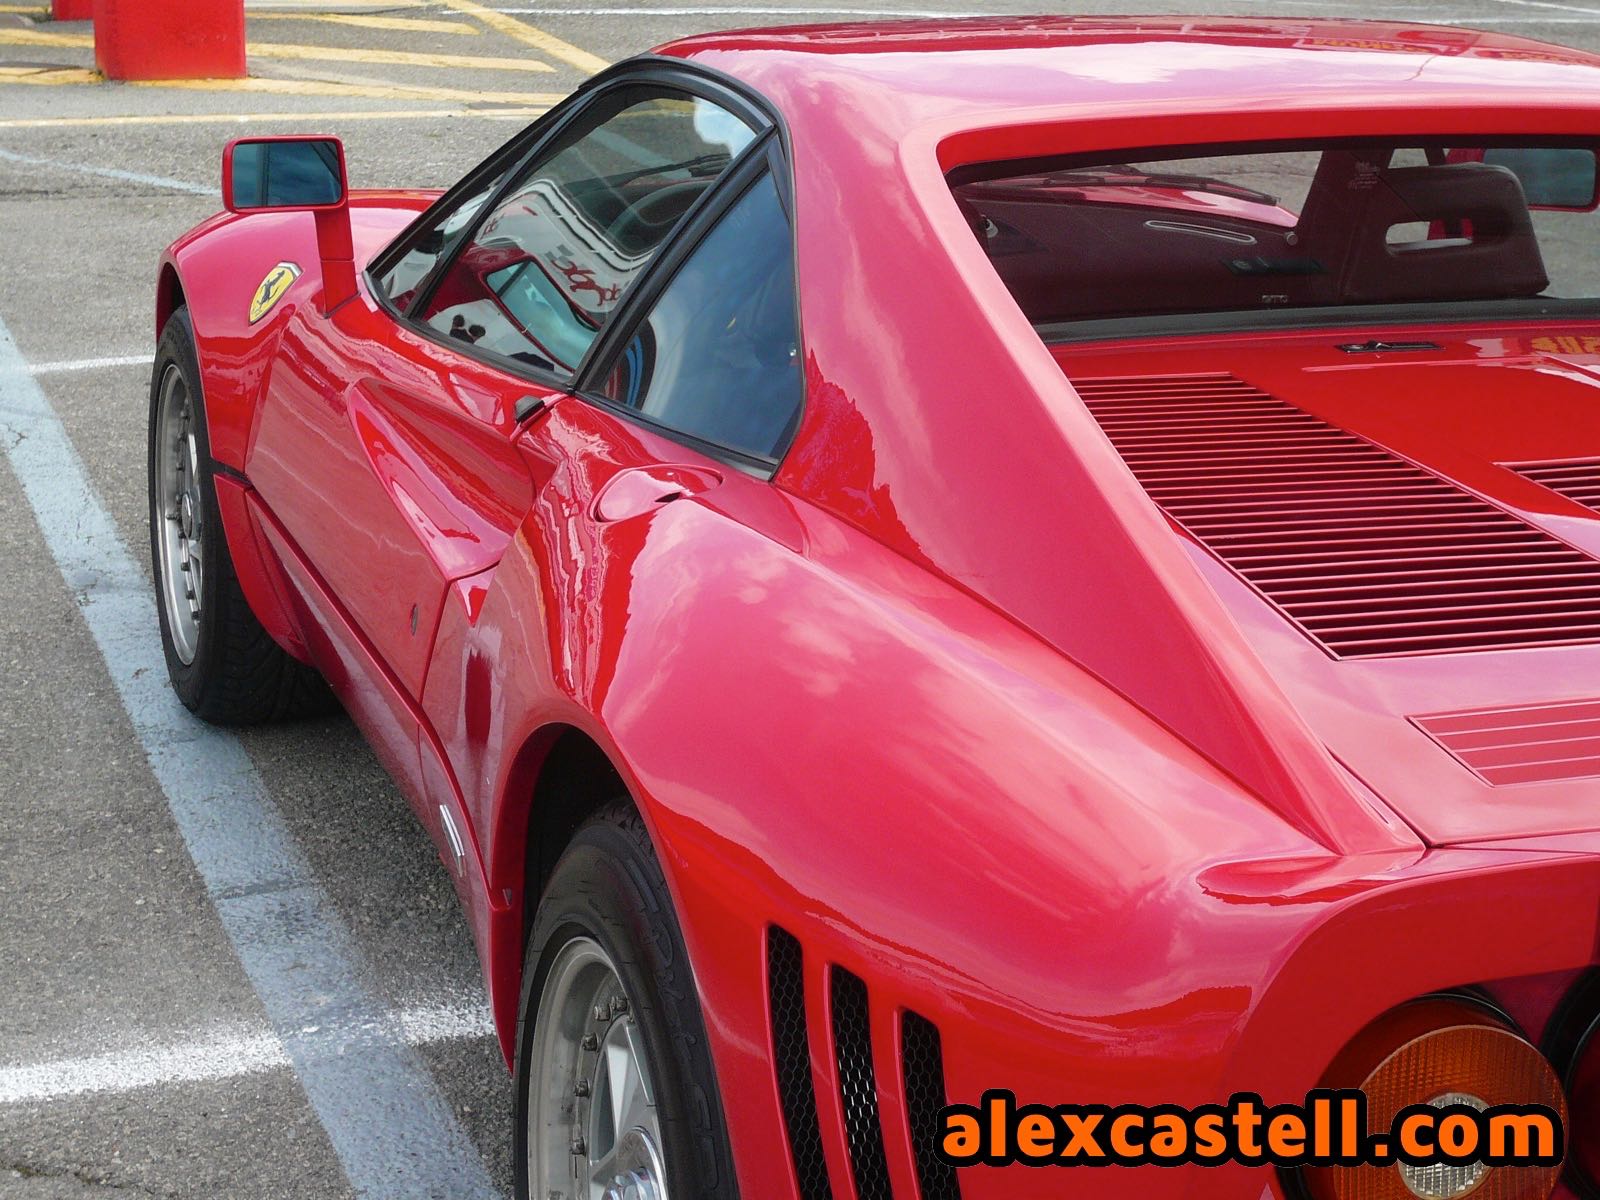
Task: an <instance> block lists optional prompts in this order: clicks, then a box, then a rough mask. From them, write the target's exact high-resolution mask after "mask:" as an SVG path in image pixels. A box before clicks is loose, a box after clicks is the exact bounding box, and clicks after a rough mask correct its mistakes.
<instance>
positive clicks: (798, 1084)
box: [767, 925, 887, 1200]
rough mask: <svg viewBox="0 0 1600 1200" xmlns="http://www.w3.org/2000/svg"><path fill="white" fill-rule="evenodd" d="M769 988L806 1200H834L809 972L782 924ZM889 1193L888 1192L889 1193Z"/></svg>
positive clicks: (787, 1118) (772, 945)
mask: <svg viewBox="0 0 1600 1200" xmlns="http://www.w3.org/2000/svg"><path fill="white" fill-rule="evenodd" d="M767 987H768V989H769V991H770V992H771V1000H772V1051H773V1062H774V1063H775V1064H776V1068H777V1072H778V1095H779V1097H780V1098H781V1099H782V1101H783V1121H784V1124H785V1125H787V1126H788V1127H789V1149H790V1152H791V1153H792V1154H793V1155H794V1176H795V1179H796V1181H797V1182H798V1183H799V1185H800V1200H833V1188H832V1186H831V1185H830V1184H829V1183H828V1162H827V1159H826V1158H825V1157H824V1156H823V1153H822V1130H821V1128H820V1127H819V1126H818V1124H817V1093H816V1089H815V1088H814V1087H813V1086H812V1083H811V1047H810V1044H809V1043H808V1042H807V1041H806V993H805V974H804V972H803V970H802V960H801V954H800V943H799V942H798V941H796V940H795V938H794V937H793V935H791V934H789V933H786V932H784V931H783V930H782V929H779V928H778V927H777V926H776V925H774V926H772V927H771V928H769V929H768V930H767ZM886 1194H887V1193H886Z"/></svg>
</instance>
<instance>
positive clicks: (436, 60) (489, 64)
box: [245, 42, 555, 71]
mask: <svg viewBox="0 0 1600 1200" xmlns="http://www.w3.org/2000/svg"><path fill="white" fill-rule="evenodd" d="M245 53H247V54H248V55H250V56H251V57H252V58H281V59H290V60H293V61H295V62H359V63H383V64H385V65H388V66H397V67H441V68H459V69H461V70H466V71H553V70H555V68H554V67H552V66H551V65H550V64H549V63H546V62H540V61H539V60H538V59H536V58H484V57H481V56H479V55H476V54H417V53H413V52H411V51H409V50H354V49H341V48H340V47H337V46H291V45H285V44H283V43H281V42H251V43H250V44H249V45H247V46H246V47H245Z"/></svg>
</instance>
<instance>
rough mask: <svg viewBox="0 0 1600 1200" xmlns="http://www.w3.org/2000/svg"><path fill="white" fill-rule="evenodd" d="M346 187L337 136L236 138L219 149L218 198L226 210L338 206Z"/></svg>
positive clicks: (341, 149) (341, 146)
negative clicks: (220, 185) (220, 155)
mask: <svg viewBox="0 0 1600 1200" xmlns="http://www.w3.org/2000/svg"><path fill="white" fill-rule="evenodd" d="M346 190H347V189H346V184H345V173H344V145H343V143H341V142H340V141H339V139H338V138H332V137H284V138H240V139H239V140H238V141H235V142H229V143H228V146H227V148H226V149H225V150H223V152H222V199H223V203H225V204H226V205H227V206H228V211H229V212H236V213H243V212H257V211H259V210H261V209H266V208H313V209H315V208H337V207H338V206H339V205H341V204H343V203H344V202H345V195H346Z"/></svg>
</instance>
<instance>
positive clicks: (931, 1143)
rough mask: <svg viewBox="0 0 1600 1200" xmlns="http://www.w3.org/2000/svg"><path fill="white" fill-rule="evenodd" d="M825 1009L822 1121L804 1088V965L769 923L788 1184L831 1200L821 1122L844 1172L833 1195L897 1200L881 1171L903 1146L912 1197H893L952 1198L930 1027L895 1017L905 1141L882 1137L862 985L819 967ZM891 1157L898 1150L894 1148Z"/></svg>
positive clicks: (907, 1015)
mask: <svg viewBox="0 0 1600 1200" xmlns="http://www.w3.org/2000/svg"><path fill="white" fill-rule="evenodd" d="M821 969H822V970H823V971H824V972H825V976H826V988H827V1005H826V1007H827V1009H828V1010H829V1011H828V1014H827V1016H826V1017H825V1018H822V1019H823V1020H825V1021H826V1029H825V1034H824V1038H825V1042H826V1044H827V1045H829V1046H830V1047H831V1050H832V1062H831V1063H829V1066H830V1067H831V1068H832V1069H833V1072H834V1074H835V1076H836V1078H837V1079H838V1081H839V1086H838V1093H837V1096H836V1099H837V1102H838V1108H837V1109H836V1110H831V1111H832V1116H830V1117H829V1118H828V1119H827V1120H826V1121H824V1120H823V1119H821V1117H820V1114H819V1098H818V1096H817V1093H816V1091H815V1088H814V1087H813V1084H812V1079H813V1071H812V1068H813V1063H812V1060H811V1052H810V1048H809V1047H810V1038H809V1036H808V1024H807V1022H808V1016H807V1012H806V1002H805V978H806V969H805V960H804V957H803V951H802V949H801V945H800V942H799V941H798V940H797V939H796V938H795V937H794V936H793V935H792V934H790V933H788V932H786V931H785V930H783V929H780V928H778V927H777V926H771V927H769V929H768V934H767V972H768V979H767V986H768V989H769V993H770V995H769V1000H770V1005H771V1012H772V1043H773V1058H774V1069H775V1070H776V1072H777V1077H778V1093H779V1096H780V1098H781V1101H782V1104H783V1117H784V1123H785V1124H786V1125H787V1127H788V1132H789V1145H790V1151H791V1153H792V1155H793V1161H794V1168H795V1178H796V1180H797V1181H798V1183H799V1186H800V1196H801V1198H802V1200H831V1197H832V1196H833V1195H834V1189H833V1187H832V1184H831V1183H830V1179H829V1174H828V1161H827V1154H826V1152H825V1148H824V1142H823V1135H822V1132H821V1130H822V1128H823V1126H824V1125H827V1126H828V1127H830V1128H832V1129H838V1128H839V1127H840V1126H841V1125H842V1126H843V1129H844V1138H843V1141H842V1144H839V1145H837V1147H836V1154H835V1156H834V1161H835V1162H836V1163H838V1164H840V1169H841V1170H847V1171H848V1172H849V1178H848V1179H847V1180H841V1181H840V1192H839V1194H841V1195H848V1194H850V1192H851V1191H852V1185H853V1191H854V1194H855V1197H856V1198H857V1200H897V1197H896V1194H895V1191H894V1185H893V1183H892V1178H893V1177H892V1175H891V1173H890V1169H889V1153H890V1147H892V1146H893V1147H903V1146H904V1145H906V1143H907V1141H909V1143H910V1146H911V1160H910V1161H909V1162H906V1161H903V1160H902V1163H901V1167H900V1170H901V1171H902V1172H903V1174H904V1175H905V1176H906V1177H910V1176H913V1175H914V1176H915V1178H916V1180H917V1191H918V1194H917V1196H901V1197H898V1200H961V1189H960V1185H959V1184H958V1182H957V1180H956V1173H955V1170H954V1169H953V1168H952V1167H950V1166H949V1165H948V1164H946V1163H944V1162H943V1161H942V1160H940V1159H939V1157H938V1154H937V1152H936V1147H937V1146H938V1136H939V1129H938V1126H939V1119H938V1118H939V1110H940V1109H941V1108H943V1107H944V1105H945V1085H944V1057H943V1052H942V1049H941V1046H940V1041H939V1030H938V1028H937V1027H936V1026H935V1025H934V1024H933V1023H932V1022H931V1021H929V1020H928V1019H927V1018H925V1017H922V1016H919V1015H918V1014H917V1013H914V1012H902V1014H901V1018H902V1023H901V1044H900V1046H899V1048H898V1049H899V1050H900V1053H901V1056H902V1057H901V1066H902V1072H901V1073H902V1075H903V1077H904V1081H905V1097H904V1098H905V1109H904V1111H905V1117H906V1123H907V1125H906V1128H905V1129H904V1131H903V1133H905V1134H909V1135H910V1136H909V1138H906V1137H903V1136H901V1137H893V1138H886V1137H885V1130H884V1126H883V1112H882V1108H881V1106H880V1104H879V1091H878V1077H877V1069H876V1067H875V1066H874V1060H873V1054H872V1004H871V998H870V996H869V994H868V990H867V985H866V983H865V981H863V980H862V979H861V978H860V977H859V976H857V975H854V974H852V973H851V972H850V971H847V970H845V969H844V968H843V967H840V966H837V965H827V964H825V965H824V966H823V967H822V968H821ZM896 1153H903V1151H899V1150H897V1151H896Z"/></svg>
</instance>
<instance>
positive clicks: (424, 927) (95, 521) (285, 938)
mask: <svg viewBox="0 0 1600 1200" xmlns="http://www.w3.org/2000/svg"><path fill="white" fill-rule="evenodd" d="M813 2H814V0H813ZM837 2H838V3H839V4H840V5H841V6H840V7H834V8H812V7H804V6H803V5H802V4H799V3H794V2H793V0H758V2H757V3H753V4H749V5H745V6H739V5H734V4H709V3H707V4H683V3H679V4H671V3H631V2H630V0H589V2H588V3H587V4H563V3H558V2H556V0H539V2H538V3H532V4H516V3H511V2H509V0H494V3H492V4H491V3H490V2H489V0H440V2H434V3H425V2H417V3H400V2H395V3H384V2H381V0H350V2H348V3H337V2H329V3H308V2H304V0H268V2H264V3H260V4H259V5H257V4H255V3H252V4H250V5H249V6H248V12H249V22H248V34H249V41H250V70H251V77H250V78H249V79H247V80H243V81H237V82H233V83H225V82H216V81H212V82H202V83H197V84H195V85H192V86H191V85H184V86H181V87H179V86H130V85H116V84H106V83H103V82H98V81H97V80H96V79H95V77H94V76H93V74H92V66H93V49H92V35H91V31H90V28H89V26H88V25H87V24H83V23H66V24H55V23H51V22H49V21H48V20H46V15H45V13H44V11H43V10H42V9H40V8H37V7H33V6H30V5H28V4H14V3H0V445H3V447H4V453H3V454H0V1196H3V1197H6V1198H8V1200H9V1198H11V1197H17V1198H19V1200H46V1198H56V1197H76V1196H83V1195H93V1194H100V1193H102V1192H105V1191H108V1190H109V1191H114V1192H115V1191H121V1192H126V1193H128V1194H131V1195H138V1196H157V1197H197V1198H199V1197H203V1198H206V1200H212V1198H216V1197H228V1198H229V1200H255V1198H265V1197H290V1196H292V1197H296V1198H297V1200H321V1198H324V1197H343V1196H351V1195H368V1196H381V1197H411V1196H418V1197H422V1196H493V1195H506V1194H509V1190H510V1150H509V1142H510V1121H511V1117H510V1110H511V1089H510V1082H509V1079H508V1077H507V1073H506V1070H505V1067H504V1063H503V1061H502V1059H501V1057H500V1053H499V1050H498V1047H497V1045H496V1043H495V1041H494V1039H493V1038H492V1036H491V1035H490V1032H489V1019H488V1012H487V1007H486V1004H485V1000H484V996H483V990H482V986H481V983H480V978H479V970H478V963H477V959H476V955H475V952H474V950H473V947H472V942H471V938H470V935H469V933H468V930H467V926H466V924H465V922H464V921H463V919H462V917H461V916H460V914H459V912H458V910H457V904H456V899H455V894H454V891H453V889H452V887H451V886H450V883H449V880H448V878H447V876H446V874H445V872H444V870H443V868H442V867H441V866H440V864H439V863H438V861H437V859H436V857H435V855H434V852H433V850H432V848H431V846H430V844H429V843H428V842H427V840H426V838H425V836H424V835H423V834H422V832H421V830H420V828H419V827H418V826H417V825H416V823H415V821H414V820H413V818H412V817H411V815H410V813H409V811H408V810H407V808H406V807H405V805H404V803H403V801H402V800H401V799H400V797H399V795H398V793H397V792H396V790H395V789H394V787H393V786H392V785H391V784H390V783H389V781H388V779H387V778H386V776H385V775H384V774H383V773H382V771H381V770H380V769H379V768H378V766H377V764H376V762H375V761H374V759H373V758H372V756H371V755H370V754H369V753H368V752H367V750H366V748H365V746H364V744H363V743H362V741H361V739H360V738H359V736H358V735H357V734H356V733H355V731H354V729H353V728H352V726H351V725H350V724H349V723H348V721H346V720H344V719H342V718H338V719H329V720H325V721H319V722H311V723H301V724H295V725H290V726H284V727H280V728H273V729H266V730H257V731H248V732H241V733H229V732H223V731H219V730H214V729H209V728H206V727H203V726H200V725H198V724H197V723H195V722H194V721H192V720H190V719H189V718H188V716H187V714H185V713H184V712H183V711H182V709H181V708H180V707H179V706H178V704H177V702H176V700H175V699H173V698H172V697H171V695H170V692H169V691H168V690H167V687H166V681H165V674H164V668H163V666H162V659H161V650H160V645H159V642H158V640H157V637H158V635H157V632H156V625H155V618H154V608H153V602H152V600H151V598H150V593H149V574H148V572H149V567H148V562H147V558H148V552H147V547H148V535H147V532H146V527H145V503H146V502H145V426H146V421H147V405H148V399H147V386H148V374H149V359H150V355H151V352H152V349H153V343H154V333H153V330H152V328H151V321H152V317H151V313H152V303H153V301H152V292H153V285H154V268H155V264H156V258H157V255H158V254H159V252H160V250H161V248H162V247H163V246H164V245H165V244H166V243H167V242H169V241H170V240H171V239H172V238H174V237H175V236H176V235H177V234H179V233H181V232H182V231H183V230H184V229H185V228H187V227H188V226H189V225H191V224H193V223H194V222H196V221H198V220H200V219H201V218H203V217H205V216H206V215H208V214H209V213H211V212H213V211H214V210H215V209H216V208H218V207H219V201H218V197H217V176H218V162H219V152H220V148H221V146H222V144H223V142H224V141H226V140H227V139H228V138H230V137H233V136H238V135H239V134H241V133H244V132H251V133H279V132H326V133H334V134H338V135H340V136H341V137H343V138H344V139H345V142H346V146H347V150H348V156H349V167H350V175H351V181H352V184H353V186H356V187H364V186H396V185H411V186H445V185H448V184H449V183H450V182H452V181H453V180H454V179H455V178H456V177H458V176H459V175H460V174H462V173H463V172H464V171H465V170H466V169H467V168H468V167H470V166H471V165H472V164H473V163H475V162H476V161H478V160H479V159H481V158H482V157H484V156H485V155H486V154H487V153H488V152H489V151H490V150H492V149H493V148H494V147H495V146H497V145H499V144H500V143H501V142H503V141H504V140H506V139H507V138H508V137H510V136H511V135H512V133H513V132H515V130H516V129H518V128H520V127H521V125H523V124H525V123H526V122H527V121H529V120H531V119H532V118H533V117H534V116H536V115H537V114H538V113H540V112H542V111H545V110H546V109H547V108H548V107H549V106H550V105H552V104H554V103H556V102H557V101H558V100H559V99H560V97H561V96H563V95H564V94H566V93H567V92H569V91H570V90H571V89H572V88H573V87H574V86H576V85H577V83H578V82H579V81H580V80H581V79H582V78H584V77H585V76H586V75H587V74H589V73H591V72H592V71H595V70H598V69H600V68H601V67H603V66H604V64H606V63H608V62H611V61H615V60H617V59H619V58H623V57H626V56H627V55H629V54H632V53H635V52H638V51H641V50H644V49H647V48H648V47H649V46H651V45H653V44H656V43H659V42H662V41H666V40H669V39H671V38H673V37H677V36H681V35H683V34H687V33H691V32H696V31H700V30H705V29H714V28H726V27H733V26H741V25H756V24H774V23H786V22H791V21H797V22H816V21H831V20H842V19H851V18H855V17H858V16H860V17H875V16H882V17H893V16H925V17H937V16H944V15H961V14H966V13H970V12H976V11H991V12H1002V11H1018V10H1034V11H1047V10H1048V11H1060V10H1059V9H1054V8H1051V7H1050V6H1041V5H1037V4H1021V5H1018V4H991V3H989V0H982V2H981V3H972V2H969V0H956V2H951V3H946V2H944V0H906V3H904V4H902V5H900V6H897V7H891V6H877V5H874V4H871V3H869V2H868V0H837ZM1199 9H1205V10H1209V11H1213V12H1224V11H1226V12H1233V13H1246V14H1250V15H1273V16H1283V15H1300V16H1358V17H1373V18H1395V19H1407V20H1430V21H1440V22H1446V23H1452V24H1464V25H1470V26H1478V27H1482V28H1490V29H1496V30H1505V31H1511V32H1516V33H1521V34H1526V35H1529V36H1533V37H1538V38H1543V39H1546V40H1550V41H1555V42H1562V43H1567V44H1570V45H1576V46H1581V47H1585V48H1588V49H1595V50H1600V0H1596V3H1592V4H1586V3H1582V2H1580V0H1570V2H1569V0H1560V2H1558V0H1438V2H1436V3H1387V4H1386V3H1381V2H1379V3H1371V2H1368V0H1311V2H1301V3H1289V2H1279V0H1224V2H1223V3H1214V4H1205V5H1201V4H1180V5H1171V4H1163V3H1157V2H1156V0H1135V2H1134V3H1130V4H1108V3H1083V4H1080V5H1077V6H1075V10H1076V11H1083V12H1116V11H1156V10H1159V11H1195V10H1199Z"/></svg>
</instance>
